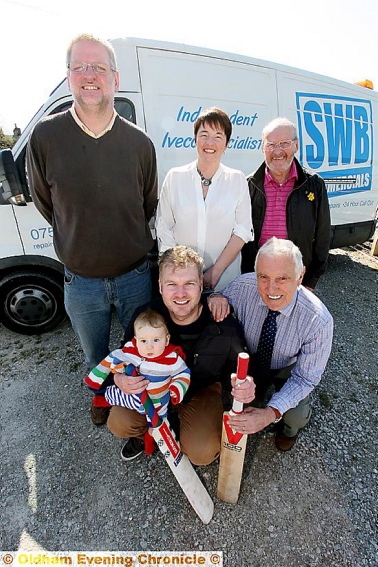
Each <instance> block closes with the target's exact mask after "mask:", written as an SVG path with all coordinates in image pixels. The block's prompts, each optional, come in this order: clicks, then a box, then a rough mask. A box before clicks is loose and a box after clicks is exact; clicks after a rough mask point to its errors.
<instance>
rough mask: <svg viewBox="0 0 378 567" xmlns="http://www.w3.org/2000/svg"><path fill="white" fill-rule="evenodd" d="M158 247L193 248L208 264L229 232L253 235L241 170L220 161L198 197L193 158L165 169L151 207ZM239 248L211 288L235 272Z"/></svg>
mask: <svg viewBox="0 0 378 567" xmlns="http://www.w3.org/2000/svg"><path fill="white" fill-rule="evenodd" d="M156 234H157V239H158V246H159V252H160V253H162V252H164V251H165V250H167V249H168V248H171V247H172V246H175V245H176V244H184V245H186V246H190V247H191V248H193V249H194V250H196V251H197V252H198V253H199V254H200V255H201V256H202V257H203V259H204V261H205V270H206V269H208V268H210V267H211V266H212V265H213V264H214V263H215V261H216V260H217V258H218V257H219V256H220V254H221V253H222V252H223V250H224V248H225V247H226V245H227V243H228V241H229V240H230V238H231V236H232V235H233V234H235V235H236V236H239V238H241V239H242V240H244V242H249V241H250V240H253V228H252V214H251V200H250V196H249V190H248V184H247V180H246V178H245V175H244V174H243V173H242V172H241V171H238V170H236V169H231V168H230V167H227V166H225V165H223V164H220V166H219V168H218V170H217V172H216V173H215V175H214V176H213V179H212V182H211V185H210V186H209V188H208V192H207V196H206V199H204V198H203V193H202V185H201V178H200V176H199V174H198V172H197V162H196V161H195V162H192V163H189V164H187V165H184V166H182V167H174V168H172V169H171V170H170V171H168V173H167V175H166V178H165V179H164V182H163V186H162V188H161V192H160V197H159V203H158V208H157V213H156ZM240 264H241V254H240V253H239V254H238V256H237V257H236V258H235V260H234V261H233V262H232V263H231V264H230V266H229V267H228V268H227V269H226V270H225V271H224V272H223V274H222V276H221V278H220V279H219V281H218V284H217V285H216V287H215V289H216V290H217V291H220V290H222V289H223V288H224V287H225V286H226V285H227V284H228V283H229V282H230V281H232V280H233V279H235V278H236V277H237V276H239V275H240Z"/></svg>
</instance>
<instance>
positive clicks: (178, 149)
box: [138, 47, 278, 185]
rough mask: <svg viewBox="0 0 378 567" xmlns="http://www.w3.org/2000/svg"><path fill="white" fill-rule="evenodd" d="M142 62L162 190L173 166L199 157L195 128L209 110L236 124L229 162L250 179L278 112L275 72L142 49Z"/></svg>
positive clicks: (148, 122) (149, 126)
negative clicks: (266, 129) (222, 113)
mask: <svg viewBox="0 0 378 567" xmlns="http://www.w3.org/2000/svg"><path fill="white" fill-rule="evenodd" d="M138 60H139V65H140V76H141V80H142V97H143V104H144V111H145V116H146V129H147V132H148V134H149V135H150V136H151V138H152V140H153V141H154V144H155V147H156V151H157V156H158V163H159V180H160V185H161V183H162V181H163V179H164V177H165V175H166V173H167V171H168V170H169V169H170V168H171V167H175V166H179V165H183V164H185V163H188V162H190V161H192V160H194V159H195V158H196V151H195V142H194V137H193V124H194V122H195V120H196V118H197V117H198V115H199V114H200V112H201V110H203V109H204V108H207V107H208V106H218V107H219V108H221V109H222V110H224V111H225V112H227V114H228V115H229V116H230V119H231V122H232V124H233V133H232V137H231V140H230V143H229V146H228V149H227V151H226V155H225V158H224V160H223V161H224V163H225V164H226V165H229V166H230V167H234V168H236V169H240V170H242V171H243V172H244V173H245V174H246V175H247V174H248V173H250V172H251V171H253V170H254V169H255V168H256V167H257V166H258V165H259V164H260V163H261V161H262V159H263V157H262V153H261V130H262V128H263V126H264V125H265V124H266V122H268V121H269V120H270V119H271V118H272V117H274V116H275V115H276V113H277V111H278V100H277V91H276V78H275V71H274V70H272V69H269V68H266V67H259V66H257V65H249V64H246V63H241V62H238V61H233V60H227V59H222V58H220V57H218V58H217V57H209V56H204V55H200V54H199V55H194V54H189V53H181V52H174V51H166V50H164V51H163V50H159V49H148V48H143V47H139V48H138Z"/></svg>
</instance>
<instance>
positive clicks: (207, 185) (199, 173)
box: [197, 165, 213, 187]
mask: <svg viewBox="0 0 378 567" xmlns="http://www.w3.org/2000/svg"><path fill="white" fill-rule="evenodd" d="M197 172H198V175H199V176H200V178H201V183H202V185H204V186H205V187H209V185H211V181H212V179H213V178H212V177H210V179H207V177H204V176H203V175H202V173H201V172H200V170H199V169H198V165H197Z"/></svg>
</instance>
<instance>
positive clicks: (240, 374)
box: [230, 352, 249, 415]
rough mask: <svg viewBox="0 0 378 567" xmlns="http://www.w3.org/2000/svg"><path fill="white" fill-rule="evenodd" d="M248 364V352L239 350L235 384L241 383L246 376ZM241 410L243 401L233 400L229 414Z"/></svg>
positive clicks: (237, 412)
mask: <svg viewBox="0 0 378 567" xmlns="http://www.w3.org/2000/svg"><path fill="white" fill-rule="evenodd" d="M248 364H249V354H247V353H246V352H240V353H239V354H238V364H237V369H236V384H242V383H243V382H244V380H245V379H246V378H247V374H248ZM242 412H243V402H238V401H237V400H235V398H234V401H233V403H232V409H231V411H230V414H231V415H237V414H240V413H242Z"/></svg>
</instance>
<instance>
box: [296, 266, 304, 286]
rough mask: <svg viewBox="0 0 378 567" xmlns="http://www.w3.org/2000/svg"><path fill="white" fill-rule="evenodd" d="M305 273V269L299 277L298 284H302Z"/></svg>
mask: <svg viewBox="0 0 378 567" xmlns="http://www.w3.org/2000/svg"><path fill="white" fill-rule="evenodd" d="M305 271H306V268H303V270H302V273H301V275H300V276H299V279H298V284H301V283H302V280H303V278H304V275H305Z"/></svg>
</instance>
